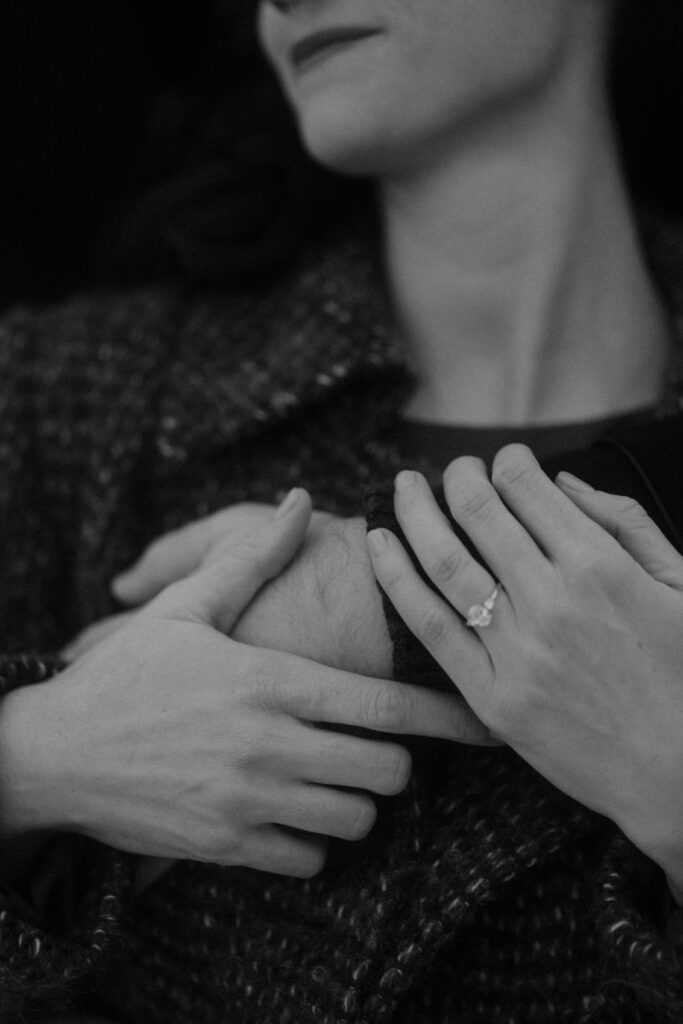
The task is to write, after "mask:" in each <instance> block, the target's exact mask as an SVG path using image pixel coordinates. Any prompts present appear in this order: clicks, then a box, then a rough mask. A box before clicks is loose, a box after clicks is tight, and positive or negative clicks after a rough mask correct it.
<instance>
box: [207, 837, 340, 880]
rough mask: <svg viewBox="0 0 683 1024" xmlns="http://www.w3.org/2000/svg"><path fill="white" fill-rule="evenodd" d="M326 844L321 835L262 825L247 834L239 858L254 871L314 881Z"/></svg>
mask: <svg viewBox="0 0 683 1024" xmlns="http://www.w3.org/2000/svg"><path fill="white" fill-rule="evenodd" d="M328 845H329V844H328V840H327V839H325V838H324V837H323V836H313V835H310V836H297V835H290V834H289V833H288V832H285V831H283V830H282V829H280V828H278V827H277V826H276V825H263V826H261V827H260V828H255V829H252V830H251V831H250V833H249V837H248V839H247V840H246V841H245V847H244V852H243V856H242V857H241V858H240V859H241V863H242V864H243V866H244V867H249V868H254V869H255V870H256V871H267V872H269V873H270V874H273V875H288V876H289V877H291V878H313V876H314V875H318V874H320V872H321V871H322V869H323V868H324V866H325V861H326V859H327V847H328ZM218 863H221V861H218ZM232 864H233V865H234V861H232Z"/></svg>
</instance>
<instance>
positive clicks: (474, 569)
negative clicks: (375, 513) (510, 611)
mask: <svg viewBox="0 0 683 1024" xmlns="http://www.w3.org/2000/svg"><path fill="white" fill-rule="evenodd" d="M395 509H396V517H397V519H398V521H399V523H400V525H401V529H402V530H403V532H404V533H405V535H406V539H407V540H408V543H409V544H410V546H411V548H412V549H413V551H414V552H415V554H416V556H417V558H418V560H419V562H420V564H421V566H422V568H423V569H424V570H425V572H426V573H427V575H428V576H429V578H430V579H431V581H432V582H433V583H434V584H435V585H436V586H437V587H438V589H439V590H440V591H441V593H442V594H443V596H444V597H445V598H446V600H447V601H448V602H449V603H450V604H451V605H452V606H453V608H455V610H456V611H457V612H459V613H460V615H462V616H463V618H465V619H467V617H468V614H469V612H470V610H471V609H472V608H473V607H474V606H481V605H483V602H484V601H485V600H486V599H487V598H489V597H490V596H491V594H492V593H493V592H494V590H495V587H496V580H494V578H493V576H492V575H491V573H490V572H488V570H487V569H485V568H484V566H483V565H481V563H480V562H478V561H477V560H476V559H475V558H473V557H472V555H471V554H470V553H469V551H468V550H467V548H466V547H465V545H464V544H463V543H462V541H461V540H459V538H458V537H457V536H456V534H455V533H454V532H453V528H452V526H451V524H450V523H449V522H448V520H447V519H446V516H445V515H444V514H443V513H442V511H441V510H440V508H439V506H438V505H437V503H436V499H435V498H434V495H433V494H432V491H431V488H430V487H429V485H428V483H427V481H426V480H425V478H424V477H423V476H422V474H421V473H415V472H413V471H411V470H407V471H405V472H403V473H400V474H399V475H398V477H397V478H396V495H395Z"/></svg>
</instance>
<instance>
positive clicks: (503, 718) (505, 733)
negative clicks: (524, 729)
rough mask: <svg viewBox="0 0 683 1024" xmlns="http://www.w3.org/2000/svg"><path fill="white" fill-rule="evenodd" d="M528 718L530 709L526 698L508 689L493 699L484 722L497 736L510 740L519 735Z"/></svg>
mask: <svg viewBox="0 0 683 1024" xmlns="http://www.w3.org/2000/svg"><path fill="white" fill-rule="evenodd" d="M528 716H529V708H528V707H527V702H526V700H525V699H524V697H523V696H522V695H520V694H519V693H517V692H516V691H514V690H508V689H506V690H505V691H504V692H502V693H498V694H496V695H495V697H494V698H492V700H491V701H490V704H489V707H488V708H487V710H486V713H485V718H484V722H485V725H486V726H487V728H488V729H490V730H491V731H492V732H493V733H494V734H495V735H497V736H501V737H503V738H504V739H510V738H511V737H515V736H517V735H518V734H519V732H520V728H521V726H522V725H523V724H524V722H526V721H527V720H528Z"/></svg>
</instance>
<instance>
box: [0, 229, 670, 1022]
mask: <svg viewBox="0 0 683 1024" xmlns="http://www.w3.org/2000/svg"><path fill="white" fill-rule="evenodd" d="M387 322H388V318H387V313H386V309H385V306H384V300H383V298H382V292H381V288H380V287H379V286H378V281H377V277H376V271H375V267H374V260H373V258H372V253H371V252H370V251H369V250H368V248H367V247H366V245H365V244H364V243H358V242H356V241H354V240H348V241H346V242H344V243H343V244H338V245H335V246H334V247H330V248H329V249H327V248H324V249H323V250H321V251H320V252H319V253H314V254H313V256H311V257H309V258H307V259H306V260H302V262H301V263H300V265H298V266H296V267H295V268H293V270H292V273H291V275H290V276H289V277H288V279H287V280H285V281H284V282H282V283H281V284H280V285H278V286H277V287H273V288H265V287H263V288H260V289H258V290H254V291H252V292H250V293H242V294H240V295H230V296H217V295H205V296H199V297H197V296H195V297H185V296H182V295H179V294H177V293H172V292H169V291H165V290H162V289H159V290H149V291H142V292H137V293H125V294H118V293H114V294H101V295H98V296H90V297H85V298H78V299H75V300H74V301H72V302H71V303H68V304H66V305H63V306H60V307H55V308H52V309H48V310H43V311H38V312H36V311H30V310H28V311H26V310H19V311H16V312H15V313H13V314H12V315H10V316H9V317H7V318H6V320H5V321H4V323H3V324H2V328H1V333H0V516H1V523H0V527H1V528H0V546H1V548H2V551H1V556H0V604H1V612H0V622H2V629H1V633H0V636H1V638H2V639H1V643H0V650H2V652H3V653H2V657H0V691H1V690H2V689H4V690H8V689H10V688H12V687H14V686H19V685H24V684H27V683H31V682H40V681H43V680H45V681H47V682H46V685H54V683H51V682H49V680H50V679H51V678H52V677H53V676H54V675H55V673H58V671H59V669H60V668H61V663H60V661H59V658H58V657H56V656H54V655H50V654H49V653H38V654H37V653H34V652H50V651H56V650H58V649H59V646H60V645H61V644H62V643H64V642H65V641H66V640H67V639H68V638H69V637H71V636H72V635H73V634H74V633H75V631H77V630H78V629H79V628H81V627H83V626H84V625H85V624H87V623H88V622H90V621H92V620H94V619H96V618H98V617H99V616H101V615H103V614H106V613H108V612H110V611H111V610H112V599H111V597H110V594H109V590H108V582H109V580H110V579H111V577H112V576H113V575H114V574H115V573H116V572H117V571H118V570H120V569H122V568H123V567H124V566H126V565H127V564H129V562H130V561H131V560H132V558H133V557H134V556H135V555H136V554H137V553H138V552H139V550H140V549H141V547H142V546H143V545H144V544H145V543H146V542H147V541H148V540H150V539H151V538H152V537H154V536H156V535H158V534H159V533H160V532H162V531H165V530H168V529H170V528H172V527H174V526H177V525H179V524H180V523H182V522H186V521H189V520H191V519H193V518H196V517H197V516H200V515H203V514H206V513H208V512H209V511H211V510H213V509H215V508H217V507H220V506H221V505H223V504H226V503H229V502H234V501H239V500H244V499H255V500H269V501H270V500H277V499H278V498H280V497H281V496H282V494H283V493H284V492H285V491H286V490H288V489H289V487H290V486H292V485H295V484H299V485H303V486H306V487H308V488H309V489H310V490H311V493H312V495H313V498H314V501H315V502H316V504H317V505H318V507H321V508H326V509H329V510H331V511H335V512H337V513H340V514H358V513H359V511H360V509H361V507H362V505H361V501H362V498H361V496H362V492H363V490H364V489H366V488H367V487H368V485H374V484H376V483H377V482H381V481H382V480H383V479H387V478H391V476H392V475H393V472H394V471H395V470H396V469H397V468H398V467H399V466H400V465H401V455H400V452H398V451H397V449H396V447H395V445H394V444H393V441H392V428H393V426H394V425H395V422H396V416H397V415H398V411H399V410H400V407H401V404H402V402H403V401H404V400H405V397H406V395H407V393H408V390H409V388H410V386H411V379H410V375H409V373H408V371H407V370H406V367H405V365H404V362H403V360H402V357H401V355H400V353H399V352H398V351H396V350H395V349H394V347H393V346H392V343H391V340H390V337H389V334H388V331H387ZM680 393H681V388H680V386H679V384H678V382H677V380H676V379H674V377H673V376H672V385H671V388H670V394H669V396H668V399H667V401H668V402H669V405H670V406H671V407H673V405H675V403H676V402H677V401H678V396H679V394H680ZM424 468H426V469H429V468H430V467H429V465H428V460H427V461H426V462H425V466H424ZM387 514H388V513H387V511H386V509H383V507H382V502H381V500H379V501H378V502H375V503H374V504H373V505H372V510H371V515H372V516H373V517H374V521H380V520H382V517H384V518H385V519H386V515H387ZM391 628H392V631H393V633H394V638H395V641H396V643H395V650H396V664H395V669H396V675H397V677H399V678H410V679H412V680H414V681H415V680H417V681H420V682H422V683H424V684H427V685H429V684H431V685H437V686H444V685H446V683H445V681H444V678H443V677H442V676H441V674H440V673H438V672H437V671H436V668H435V666H434V665H433V663H431V661H430V660H429V659H428V658H427V657H426V655H424V654H423V652H421V650H420V649H419V647H418V646H417V645H416V644H415V643H413V642H412V641H411V640H410V639H409V638H408V637H407V636H406V634H405V631H403V632H402V629H401V625H400V623H398V622H397V621H396V619H395V618H394V619H392V621H391ZM55 851H56V852H55ZM133 867H134V858H132V857H130V856H128V855H124V854H120V853H118V852H116V851H110V850H107V849H104V848H102V847H99V846H98V845H97V844H95V843H90V842H89V841H83V840H77V839H66V840H58V841H57V842H56V843H55V847H54V848H53V850H52V851H48V855H47V857H46V861H45V866H44V868H43V871H42V873H41V871H37V872H36V876H35V878H32V879H31V880H29V885H28V886H27V887H25V888H24V889H23V890H22V891H21V892H13V891H9V890H6V891H4V892H2V894H1V895H0V1019H2V1020H3V1021H13V1020H14V1019H15V1018H18V1016H19V1015H21V1014H25V1015H26V1018H27V1019H29V1020H30V1019H31V1017H32V1015H33V1016H38V1015H39V1014H40V1013H41V1012H44V1011H46V1010H49V1011H54V1010H55V1008H58V1007H71V1008H73V1010H74V1012H76V1011H79V1010H93V1009H96V1010H99V1011H106V1012H108V1013H109V1014H111V1016H112V1017H114V1018H118V1019H119V1020H122V1021H126V1022H128V1021H130V1022H133V1024H138V1022H139V1024H155V1022H159V1024H161V1022H164V1024H190V1022H192V1024H218V1022H221V1024H228V1022H229V1024H242V1022H243V1024H266V1022H267V1024H271V1022H272V1024H275V1022H277V1024H314V1022H315V1024H371V1022H373V1024H374V1022H380V1021H391V1022H394V1024H409V1022H410V1024H421V1022H424V1024H427V1022H430V1024H447V1022H448V1024H451V1022H453V1024H455V1022H456V1021H457V1022H458V1024H464V1022H475V1021H476V1022H481V1024H503V1022H505V1024H513V1022H515V1024H531V1022H534V1021H544V1022H546V1021H550V1022H560V1021H567V1022H572V1024H578V1022H582V1024H589V1022H590V1024H598V1022H600V1024H608V1022H609V1024H612V1022H624V1024H631V1022H632V1024H645V1022H653V1024H654V1022H673V1021H680V1020H682V1019H683V981H682V979H683V974H682V967H683V964H682V958H683V940H681V939H680V938H679V937H678V936H677V932H676V915H675V914H674V915H673V916H672V917H671V916H669V915H668V912H667V902H666V887H665V884H664V880H663V878H662V875H661V873H660V872H659V871H658V870H657V869H656V867H655V866H654V865H653V864H651V863H650V862H648V861H647V860H646V859H645V858H644V857H643V856H641V855H640V854H639V853H638V852H637V851H636V850H635V849H634V848H633V847H632V846H631V845H630V844H629V843H628V842H627V841H626V839H625V838H624V837H623V836H622V835H620V833H619V832H618V831H617V830H616V829H615V828H614V827H613V826H612V825H611V824H610V823H609V822H607V821H606V820H604V819H602V818H600V817H599V816H597V815H594V814H592V813H590V812H588V811H586V810H585V809H584V808H582V807H580V806H579V805H578V804H576V803H574V802H573V801H571V800H570V799H568V798H567V797H565V796H564V795H562V794H561V793H559V792H558V791H557V790H555V789H554V788H553V787H552V786H551V785H549V784H548V783H546V782H545V781H544V780H543V779H541V778H540V777H539V776H537V775H536V773H534V772H533V771H532V770H531V769H529V768H528V767H527V766H526V765H524V764H523V763H522V762H521V761H520V760H519V759H518V758H517V757H516V756H515V755H514V754H513V753H511V752H510V751H507V750H480V749H474V748H459V747H458V748H456V747H453V746H450V745H446V744H434V745H433V746H432V747H430V748H429V749H428V750H427V749H426V748H422V747H418V748H417V749H416V751H415V772H414V777H413V779H412V781H411V783H410V786H409V788H408V790H407V791H406V792H405V793H404V794H402V795H401V796H400V797H398V798H396V799H393V800H386V801H383V802H382V804H381V807H380V814H379V818H378V823H377V826H376V828H375V829H374V831H373V833H372V834H371V836H370V837H369V838H368V839H367V840H365V841H364V842H363V843H360V844H353V845H351V844H344V843H341V842H338V843H334V844H333V845H332V848H331V853H330V858H329V862H328V865H327V867H326V869H325V870H324V871H323V873H322V874H321V875H320V876H319V877H317V878H315V879H312V880H310V881H299V880H291V879H282V878H277V877H275V876H269V875H263V874H259V873H257V872H252V871H248V870H245V869H224V868H218V867H214V866H211V865H202V864H196V863H180V864H178V865H177V866H176V867H175V868H174V869H173V870H172V871H171V872H169V874H168V875H167V876H166V877H165V878H164V879H162V880H161V881H159V882H158V883H157V884H156V885H154V886H153V887H152V888H150V889H149V890H148V891H147V892H146V893H145V894H144V895H143V896H142V897H140V898H138V899H133V896H132V886H131V883H132V874H133ZM31 883H35V884H31ZM39 885H41V886H42V891H43V895H42V897H41V899H39V900H38V899H37V897H36V892H37V890H38V887H39ZM45 892H47V894H48V895H47V896H46V895H45Z"/></svg>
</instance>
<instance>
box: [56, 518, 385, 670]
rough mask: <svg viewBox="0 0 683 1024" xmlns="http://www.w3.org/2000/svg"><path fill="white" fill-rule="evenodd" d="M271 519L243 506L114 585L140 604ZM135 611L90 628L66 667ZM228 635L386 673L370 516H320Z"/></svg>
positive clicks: (159, 549)
mask: <svg viewBox="0 0 683 1024" xmlns="http://www.w3.org/2000/svg"><path fill="white" fill-rule="evenodd" d="M271 515H272V507H271V506H270V505H263V504H254V503H243V504H239V505H233V506H231V507H229V508H227V509H222V510H221V511H220V512H216V513H214V514H213V515H211V516H208V517H207V518H205V519H200V520H198V521H197V522H195V523H190V524H189V525H188V526H184V527H182V528H181V529H179V530H174V531H173V532H171V533H168V534H165V535H164V536H163V537H160V538H159V539H158V540H156V541H155V542H154V543H153V544H151V545H150V546H149V547H148V548H147V549H146V550H145V551H144V552H143V554H142V555H141V557H140V558H139V559H138V561H137V562H136V563H135V564H134V565H133V566H132V567H131V569H130V570H128V571H127V572H126V573H125V574H123V575H121V576H119V577H118V578H117V579H116V580H115V581H114V583H113V586H112V590H113V592H114V594H115V595H116V597H118V598H119V600H121V601H122V602H124V603H125V604H128V605H131V606H138V605H141V604H143V603H145V602H147V601H149V600H151V599H152V598H154V597H155V596H156V595H157V594H158V593H160V591H161V590H163V588H164V587H165V586H167V585H168V584H169V583H173V582H176V581H178V580H181V579H183V578H184V577H186V576H187V575H189V574H190V573H191V572H194V571H195V570H196V569H197V568H199V567H200V566H201V565H208V564H210V563H211V562H212V561H213V560H215V559H216V558H220V557H221V553H222V552H224V551H225V550H226V549H228V548H229V547H230V546H231V545H232V544H235V543H236V542H238V541H239V540H240V539H241V538H243V537H244V536H245V535H247V534H249V533H250V532H251V531H253V530H254V529H255V528H256V527H257V526H258V525H259V524H261V523H263V522H266V521H267V520H268V519H269V518H270V516H271ZM130 614H131V613H129V612H122V613H120V614H119V615H114V616H111V617H109V618H107V619H103V620H101V621H100V622H97V623H95V624H94V625H92V626H90V627H89V628H88V629H86V630H84V631H83V632H82V633H80V634H79V636H78V637H76V638H75V639H74V640H73V641H72V642H71V643H70V644H69V645H68V646H67V648H66V649H65V651H64V652H63V653H64V656H65V657H66V658H67V660H69V661H74V660H75V659H76V658H78V657H81V656H82V655H83V654H85V653H86V652H87V651H89V650H91V649H92V648H93V647H94V646H95V645H96V644H98V643H100V642H101V641H102V640H104V639H105V638H106V637H107V636H109V635H110V634H111V633H112V632H113V631H114V630H115V629H118V628H120V627H121V626H123V625H125V623H126V622H127V621H128V620H129V618H130ZM231 636H232V637H233V639H236V640H240V641H242V642H243V643H247V644H253V645H254V646H258V647H268V648H270V649H272V650H278V651H283V652H285V653H290V654H299V655H301V656H303V657H307V658H311V659H313V660H315V661H318V662H320V663H321V664H325V665H330V666H332V667H335V668H341V669H345V670H346V671H351V672H362V673H365V674H367V675H374V676H382V677H389V676H390V675H391V671H392V650H391V641H390V639H389V634H388V631H387V627H386V622H385V618H384V613H383V610H382V601H381V598H380V594H379V591H378V588H377V585H376V582H375V578H374V574H373V571H372V566H371V563H370V559H369V558H368V554H367V548H366V544H365V524H364V522H363V520H362V519H341V518H338V517H335V516H331V515H328V514H326V513H320V512H314V513H313V515H312V517H311V523H310V526H309V529H308V533H307V536H306V539H305V542H304V544H303V546H302V548H301V550H300V551H299V553H298V555H297V557H296V559H294V560H293V561H292V562H291V563H290V564H289V565H288V566H287V568H286V569H285V571H284V572H283V573H282V574H281V575H280V576H279V577H278V578H277V579H275V580H273V581H272V582H271V583H270V584H269V585H268V586H267V587H265V588H264V589H262V590H261V591H260V592H259V594H258V595H257V597H256V599H255V600H254V601H253V602H252V603H251V604H250V605H249V607H248V608H247V609H246V610H245V612H244V613H243V614H242V616H241V617H240V618H239V620H238V621H237V623H236V624H235V626H234V627H233V629H232V632H231Z"/></svg>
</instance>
